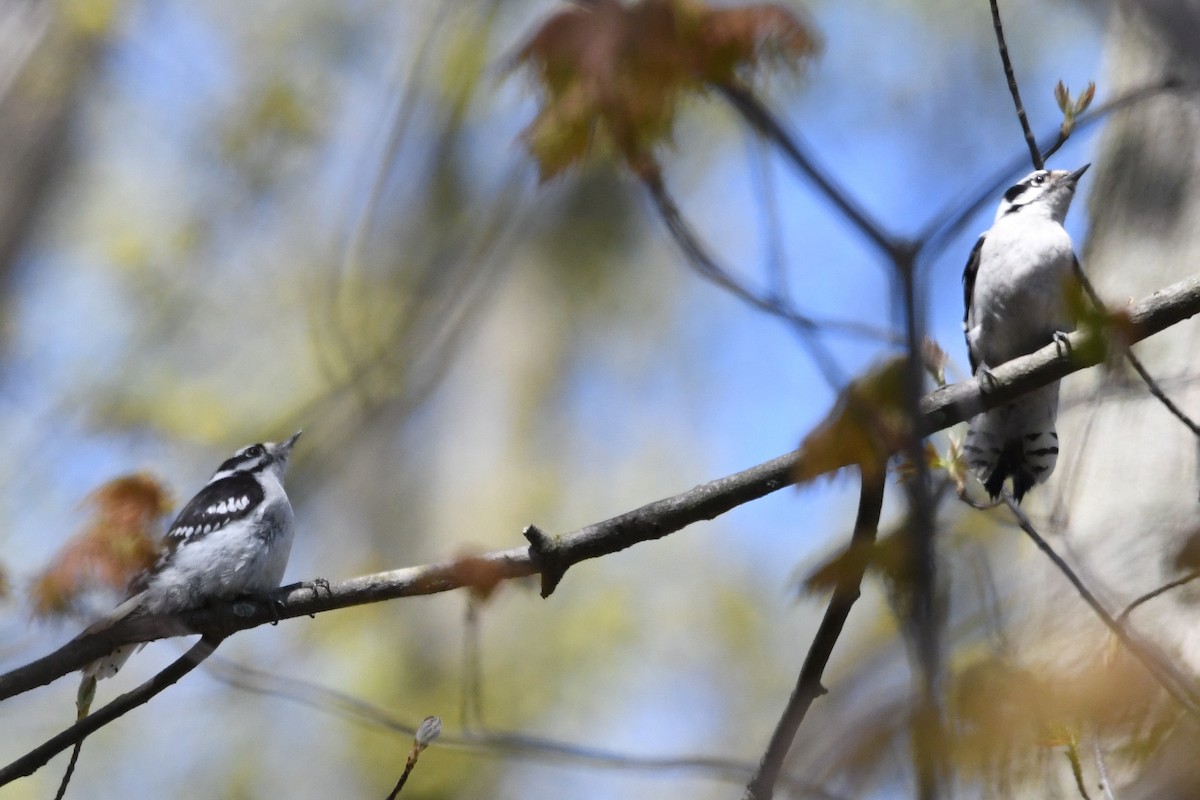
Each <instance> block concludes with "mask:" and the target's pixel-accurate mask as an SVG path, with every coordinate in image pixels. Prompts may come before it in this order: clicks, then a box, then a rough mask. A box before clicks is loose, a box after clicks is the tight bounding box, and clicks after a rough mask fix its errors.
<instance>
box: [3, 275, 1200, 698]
mask: <svg viewBox="0 0 1200 800" xmlns="http://www.w3.org/2000/svg"><path fill="white" fill-rule="evenodd" d="M1196 314H1200V275H1195V276H1192V277H1190V278H1187V279H1185V280H1183V281H1180V282H1178V283H1175V284H1172V285H1171V286H1168V287H1167V288H1165V289H1162V290H1161V291H1159V292H1156V293H1155V294H1153V295H1151V296H1149V297H1147V298H1144V299H1142V300H1141V301H1139V302H1138V303H1137V304H1136V305H1134V306H1132V307H1131V308H1130V310H1129V322H1128V330H1127V334H1128V335H1127V337H1126V341H1127V342H1128V343H1130V344H1132V343H1135V342H1139V341H1141V340H1142V339H1145V338H1147V337H1149V336H1151V335H1153V334H1155V333H1158V332H1159V331H1162V330H1165V329H1167V328H1169V327H1171V326H1172V325H1174V324H1176V323H1178V322H1180V321H1182V320H1185V319H1188V318H1189V317H1192V316H1195V315H1196ZM1089 344H1092V342H1091V340H1090V339H1089V334H1088V333H1087V332H1085V331H1076V332H1075V333H1072V334H1071V335H1070V336H1068V337H1067V346H1066V347H1061V348H1060V347H1058V346H1056V345H1054V344H1050V345H1047V346H1046V347H1043V348H1042V349H1041V350H1038V351H1037V352H1034V353H1031V354H1030V355H1027V356H1022V357H1021V358H1017V359H1014V360H1012V361H1010V362H1008V363H1007V364H1001V365H1000V366H998V367H996V368H995V369H993V370H992V374H993V376H994V378H995V383H994V385H991V384H989V387H988V388H987V390H986V391H985V390H984V389H983V387H982V386H981V384H980V383H979V382H978V381H977V380H975V379H971V380H967V381H962V382H961V383H956V384H951V385H949V386H945V387H942V388H940V389H938V390H936V391H934V392H932V393H931V394H928V395H926V396H925V397H924V398H923V399H922V400H921V414H920V418H919V419H918V431H917V433H918V434H919V435H921V436H928V435H929V434H932V433H935V432H937V431H940V430H943V429H945V428H948V427H950V426H951V425H954V424H956V423H958V422H963V421H965V420H967V419H969V418H971V417H973V416H974V415H976V414H978V413H979V412H981V411H984V410H987V409H989V408H994V407H996V406H998V405H1002V404H1004V403H1008V402H1011V401H1012V400H1014V399H1016V398H1017V397H1020V396H1021V395H1022V394H1025V393H1027V392H1030V391H1032V390H1034V389H1037V388H1040V387H1042V386H1045V385H1047V384H1049V383H1052V382H1054V381H1057V380H1060V379H1062V378H1063V377H1065V376H1066V375H1069V374H1070V373H1072V372H1077V371H1079V370H1081V369H1084V368H1086V367H1089V366H1093V365H1095V364H1096V363H1099V361H1100V360H1101V358H1102V357H1103V353H1102V352H1100V351H1101V348H1096V347H1089V346H1088V345H1089ZM1072 354H1074V355H1072ZM802 457H803V454H802V453H801V452H800V451H793V452H791V453H787V454H785V455H782V456H779V457H777V458H775V459H772V460H771V461H767V462H765V463H763V464H759V465H758V466H755V467H751V468H750V469H747V470H744V471H742V472H738V473H735V474H733V475H729V476H726V477H724V478H718V479H716V480H713V481H709V482H708V483H703V484H700V485H699V486H696V487H695V488H693V489H690V490H688V491H686V492H683V493H682V494H678V495H675V496H673V497H668V498H665V499H662V500H657V501H655V502H653V503H648V504H646V505H644V506H642V507H640V508H637V509H634V510H633V511H629V512H626V513H624V514H620V515H618V516H616V517H612V518H610V519H607V520H603V521H601V522H597V523H594V524H592V525H588V526H586V527H583V528H580V529H578V530H576V531H573V532H571V533H567V534H563V535H562V536H557V537H549V536H545V535H544V534H543V537H544V538H539V537H537V536H535V535H533V534H532V532H531V534H530V536H531V538H532V539H534V540H535V541H534V542H532V543H531V546H530V547H514V548H511V549H508V550H498V551H494V552H491V553H486V554H484V555H482V556H480V557H479V561H480V562H481V564H482V565H483V566H485V567H487V568H488V569H490V570H492V574H493V575H494V576H495V577H497V578H498V579H511V578H521V577H527V576H530V575H534V574H538V573H540V572H546V573H550V574H553V573H557V575H558V576H560V577H561V575H562V574H563V573H565V571H566V570H567V569H568V568H570V567H572V566H574V565H575V564H578V563H579V562H581V561H585V560H587V559H591V558H599V557H601V556H605V555H608V554H610V553H615V552H617V551H620V550H624V549H626V548H628V547H632V546H633V545H635V544H638V543H640V542H645V541H650V540H653V539H661V538H662V537H664V536H668V535H670V534H672V533H674V532H676V531H679V530H681V529H683V528H685V527H687V526H688V525H691V524H693V523H696V522H701V521H704V520H711V519H714V518H715V517H718V516H720V515H721V514H724V513H725V512H727V511H730V510H731V509H733V508H736V507H738V506H740V505H743V504H745V503H748V502H750V501H752V500H757V499H759V498H761V497H764V496H766V495H768V494H771V493H772V492H776V491H778V490H780V489H782V488H783V487H785V486H789V485H791V484H792V483H793V478H792V475H793V471H794V470H795V468H796V465H797V464H798V463H799V462H800V460H801V458H802ZM845 466H850V464H849V463H842V464H834V465H830V471H832V470H833V469H836V468H839V467H845ZM469 585H470V582H469V576H468V575H466V574H464V571H463V570H461V569H460V568H459V563H458V562H455V561H447V562H442V563H438V564H430V565H425V566H419V567H406V568H404V569H397V570H391V571H388V572H380V573H376V574H373V575H364V576H361V577H358V578H353V579H351V580H348V581H344V582H342V583H338V584H334V585H332V586H331V587H330V590H329V591H328V592H325V591H323V590H322V591H320V592H318V591H316V590H314V588H313V587H311V586H302V587H299V588H294V589H290V590H283V591H281V592H280V594H279V598H280V599H281V600H282V601H283V602H284V604H285V605H284V607H283V608H281V609H279V610H278V613H277V614H276V613H273V610H272V609H271V608H269V607H268V606H267V605H266V604H251V603H245V602H242V603H231V604H220V605H216V606H213V607H210V608H204V609H199V610H196V611H189V612H186V613H183V614H179V615H177V616H147V617H140V618H135V619H130V620H125V621H122V622H120V623H118V624H117V625H114V626H113V627H111V628H109V629H107V630H104V631H100V632H98V633H95V634H91V635H89V636H84V637H80V638H78V639H75V640H72V641H70V642H68V643H67V644H65V645H63V646H62V647H60V648H59V649H58V650H56V651H55V652H53V653H51V654H49V655H47V656H44V657H42V658H40V659H37V660H36V661H33V662H31V663H29V664H26V665H25V666H22V667H18V668H17V669H14V670H12V671H11V672H8V673H6V674H4V675H0V700H4V699H6V698H9V697H12V696H14V695H17V694H21V693H22V692H27V691H29V690H31V689H35V688H37V687H38V686H43V685H45V684H47V683H50V682H51V681H53V680H56V679H58V678H60V677H63V676H64V675H67V674H69V673H71V672H74V671H76V670H79V669H82V668H83V667H84V666H85V665H87V664H89V663H91V662H92V661H95V660H96V659H97V658H100V657H101V656H104V655H107V654H108V653H110V652H112V650H113V649H115V648H116V647H117V646H119V645H122V644H131V643H134V642H144V641H153V640H155V639H162V638H166V637H169V636H179V635H182V634H185V633H189V632H191V633H201V634H206V635H209V636H212V637H216V638H224V637H225V636H229V635H231V634H233V633H236V632H238V631H241V630H247V629H249V628H255V627H258V626H260V625H264V624H267V623H270V622H272V621H274V620H275V619H289V618H292V617H299V616H305V615H308V614H316V613H320V612H324V611H331V610H333V609H337V608H347V607H350V606H357V605H363V604H366V603H377V602H381V601H384V600H393V599H396V598H399V597H406V596H409V595H425V594H434V593H437V592H446V591H451V590H453V589H459V588H463V587H466V586H469ZM553 588H554V586H553V583H548V584H547V585H546V586H544V587H543V590H544V593H545V594H548V593H549V591H546V590H547V589H549V590H550V591H552V590H553Z"/></svg>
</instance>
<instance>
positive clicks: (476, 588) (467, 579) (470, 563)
mask: <svg viewBox="0 0 1200 800" xmlns="http://www.w3.org/2000/svg"><path fill="white" fill-rule="evenodd" d="M450 578H451V580H454V581H456V582H458V583H459V584H461V585H463V586H466V587H467V588H469V589H470V590H471V594H472V595H473V596H474V597H475V598H476V599H478V600H487V599H488V598H490V597H491V596H492V593H493V592H495V591H496V587H497V586H499V585H500V581H502V580H504V572H503V571H502V570H501V569H500V565H499V563H497V562H495V561H488V560H487V559H485V558H480V557H479V556H476V555H463V556H459V557H458V558H456V559H455V560H454V562H453V563H452V564H451V565H450Z"/></svg>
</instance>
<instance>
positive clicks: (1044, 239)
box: [963, 164, 1091, 502]
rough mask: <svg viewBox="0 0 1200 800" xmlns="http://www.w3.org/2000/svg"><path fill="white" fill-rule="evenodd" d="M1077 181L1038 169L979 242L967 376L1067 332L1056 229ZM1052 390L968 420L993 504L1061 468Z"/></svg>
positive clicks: (1067, 262) (1063, 239) (971, 452)
mask: <svg viewBox="0 0 1200 800" xmlns="http://www.w3.org/2000/svg"><path fill="white" fill-rule="evenodd" d="M1089 166H1091V165H1090V164H1084V165H1083V166H1082V167H1080V168H1079V169H1077V170H1075V171H1074V172H1069V171H1067V170H1044V169H1040V170H1037V171H1036V172H1032V173H1030V174H1029V175H1027V176H1025V177H1024V178H1022V179H1021V180H1020V181H1019V182H1018V183H1017V184H1015V185H1014V186H1013V187H1012V188H1010V189H1009V190H1008V191H1006V192H1005V193H1004V199H1003V200H1001V201H1000V208H999V209H997V211H996V219H995V222H993V223H992V227H991V229H990V230H989V231H988V232H987V233H985V234H983V235H982V236H980V237H979V241H978V242H976V243H975V248H974V249H973V250H972V251H971V258H970V260H968V262H967V268H966V270H965V271H964V272H963V295H964V300H965V304H966V314H965V316H964V318H963V332H964V333H965V334H966V338H967V353H968V355H969V357H970V359H971V371H972V373H974V374H976V375H978V374H980V373H981V372H982V373H983V374H984V375H985V376H986V375H990V374H991V373H990V372H989V367H995V366H999V365H1000V364H1003V363H1004V362H1006V361H1009V360H1011V359H1013V358H1016V357H1017V356H1022V355H1026V354H1027V353H1032V352H1034V351H1035V350H1038V349H1040V348H1042V347H1044V346H1045V345H1047V344H1050V343H1051V342H1052V341H1055V340H1056V339H1057V338H1058V337H1060V336H1062V335H1063V334H1064V333H1066V332H1068V331H1070V330H1073V329H1074V321H1073V320H1072V319H1071V316H1070V314H1069V312H1068V309H1067V304H1066V293H1067V287H1068V284H1069V281H1070V278H1071V275H1072V273H1073V270H1074V266H1075V251H1074V248H1073V247H1072V245H1071V237H1070V236H1069V235H1068V234H1067V231H1066V229H1065V228H1063V221H1064V220H1065V219H1066V217H1067V210H1068V209H1069V208H1070V207H1071V199H1072V198H1073V197H1074V196H1075V186H1076V184H1077V183H1078V182H1079V178H1080V177H1081V176H1082V175H1083V173H1084V172H1085V171H1087V168H1088V167H1089ZM1057 416H1058V383H1057V382H1056V383H1053V384H1051V385H1049V386H1046V387H1044V388H1042V389H1038V390H1036V391H1034V392H1030V393H1029V394H1027V395H1025V396H1023V397H1021V398H1019V399H1018V400H1015V401H1013V402H1012V403H1008V404H1007V405H1004V406H1000V407H999V408H994V409H992V410H991V411H987V412H984V413H983V414H980V415H978V416H976V417H975V418H974V419H972V420H971V423H970V427H969V429H968V430H967V438H966V443H965V444H964V445H963V452H964V455H965V456H966V458H967V461H968V463H969V464H970V465H971V467H972V468H973V469H974V470H975V471H976V472H977V473H978V475H979V477H980V480H981V481H982V482H983V486H984V488H985V489H987V492H988V494H989V495H990V496H991V497H992V499H993V500H995V499H996V498H998V497H999V496H1000V493H1001V491H1002V489H1003V488H1004V481H1005V480H1006V479H1007V478H1010V477H1011V478H1012V493H1013V497H1014V498H1015V499H1016V500H1017V502H1020V501H1021V498H1022V497H1024V496H1025V493H1026V492H1028V491H1029V490H1030V488H1032V487H1033V485H1034V484H1036V483H1042V482H1043V481H1045V480H1046V479H1047V478H1049V477H1050V473H1051V472H1053V471H1054V464H1055V462H1056V461H1057V460H1058V433H1056V432H1055V430H1054V422H1055V418H1056V417H1057Z"/></svg>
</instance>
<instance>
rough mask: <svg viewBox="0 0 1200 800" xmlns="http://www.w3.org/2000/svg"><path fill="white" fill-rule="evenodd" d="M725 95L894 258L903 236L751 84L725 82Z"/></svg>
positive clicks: (756, 127)
mask: <svg viewBox="0 0 1200 800" xmlns="http://www.w3.org/2000/svg"><path fill="white" fill-rule="evenodd" d="M717 91H719V92H720V93H721V96H722V97H724V98H725V100H726V101H727V102H728V103H729V104H730V105H731V106H733V107H734V109H736V110H737V112H738V113H739V114H741V115H742V118H743V119H745V120H746V122H748V123H750V125H752V126H753V127H754V128H755V129H756V130H757V131H758V132H759V133H761V134H762V135H763V136H765V137H767V138H768V139H770V140H771V141H773V142H774V143H775V145H776V146H777V147H778V148H779V149H780V150H781V151H782V152H783V154H784V155H785V156H787V157H788V160H789V161H791V162H792V164H793V165H795V167H796V168H797V169H799V170H800V171H801V172H802V173H804V174H805V175H806V176H807V177H808V179H809V180H810V181H812V182H813V183H814V184H816V187H817V188H818V189H819V190H820V191H821V194H823V195H825V197H826V198H828V200H829V202H831V203H833V205H834V207H835V208H837V210H838V211H840V212H841V213H842V216H844V217H846V219H848V220H849V221H850V222H852V223H853V224H854V226H855V227H856V228H858V229H859V230H860V231H861V232H862V234H863V235H864V236H866V237H867V238H868V239H870V240H871V242H872V243H873V244H874V245H875V246H876V247H878V248H879V249H880V250H881V251H883V252H884V253H886V254H887V255H888V257H889V258H892V259H894V257H895V256H896V254H897V253H898V252H899V249H900V247H901V240H900V239H898V238H897V237H895V236H892V235H890V234H889V233H888V232H887V231H886V230H885V229H884V227H883V225H881V224H880V223H879V222H878V221H876V220H874V219H872V218H871V216H870V215H869V214H868V213H867V212H866V210H865V209H863V208H862V207H861V206H859V205H858V203H857V202H855V200H854V199H853V198H852V197H851V196H850V194H849V192H847V191H846V190H845V189H843V188H842V187H840V186H838V185H837V183H835V182H834V179H833V178H831V177H830V176H829V175H827V174H826V173H825V170H823V169H822V168H821V167H820V166H818V165H817V162H816V161H815V160H814V159H813V158H812V157H811V156H810V155H809V154H808V152H807V151H806V150H805V148H804V146H803V145H802V144H801V143H800V139H799V138H798V137H796V136H795V135H794V134H790V133H788V132H787V131H786V130H785V129H784V127H783V123H781V122H780V121H779V120H778V119H776V118H775V115H774V114H772V113H771V110H770V109H769V108H767V106H766V105H765V104H764V103H763V102H762V101H761V100H759V99H758V95H756V94H755V93H754V92H753V91H751V90H750V88H749V87H747V86H743V85H741V84H721V85H719V86H717Z"/></svg>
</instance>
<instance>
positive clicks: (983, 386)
mask: <svg viewBox="0 0 1200 800" xmlns="http://www.w3.org/2000/svg"><path fill="white" fill-rule="evenodd" d="M975 377H976V378H977V379H978V380H979V390H980V391H981V392H983V393H984V394H988V393H990V392H993V391H995V390H996V389H997V388H998V387H999V386H1000V381H999V380H997V379H996V376H995V375H994V374H992V370H991V369H990V368H989V367H988V365H987V364H980V365H979V369H977V370H975Z"/></svg>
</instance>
